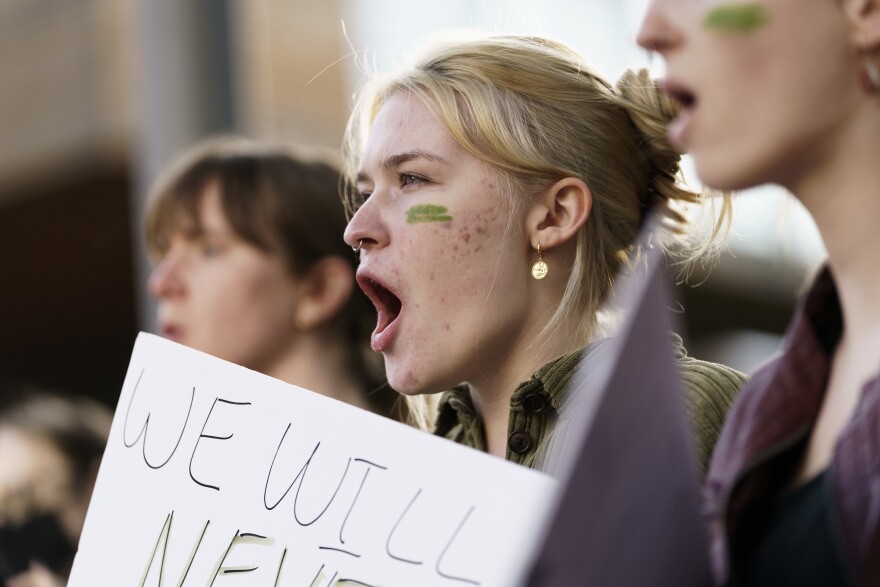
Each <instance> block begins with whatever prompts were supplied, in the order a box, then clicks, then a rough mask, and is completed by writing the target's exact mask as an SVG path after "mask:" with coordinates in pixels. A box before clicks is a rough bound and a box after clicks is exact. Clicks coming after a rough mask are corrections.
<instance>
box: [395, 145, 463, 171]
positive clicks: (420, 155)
mask: <svg viewBox="0 0 880 587" xmlns="http://www.w3.org/2000/svg"><path fill="white" fill-rule="evenodd" d="M416 159H425V160H427V161H433V162H436V163H443V164H446V165H448V164H449V162H448V161H447V160H446V159H444V158H443V157H441V156H440V155H435V154H434V153H429V152H428V151H422V150H420V149H415V150H413V151H404V152H403V153H398V154H397V155H390V156H389V157H387V158H386V159H385V160H384V161H383V162H382V169H384V170H388V169H395V168H397V167H400V166H401V165H403V164H404V163H409V162H410V161H415V160H416Z"/></svg>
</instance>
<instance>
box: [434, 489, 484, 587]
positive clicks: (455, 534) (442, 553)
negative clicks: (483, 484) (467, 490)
mask: <svg viewBox="0 0 880 587" xmlns="http://www.w3.org/2000/svg"><path fill="white" fill-rule="evenodd" d="M474 509H476V506H471V509H469V510H468V512H467V513H466V514H465V515H464V518H463V519H462V520H461V523H460V524H459V525H458V528H456V529H455V532H453V533H452V538H450V539H449V542H447V543H446V546H445V547H444V548H443V552H441V553H440V558H438V559H437V564H436V565H435V566H434V570H436V571H437V574H438V575H440V576H441V577H443V578H444V579H449V580H450V581H461V582H462V583H469V584H471V585H479V584H480V582H479V581H475V580H473V579H465V578H464V577H455V576H453V575H450V574H448V573H444V572H443V571H441V570H440V564H441V563H442V562H443V557H445V556H446V552H447V551H448V550H449V547H450V546H452V543H453V542H454V541H455V539H456V538H457V537H458V533H459V532H461V529H462V528H463V527H464V524H465V522H467V520H468V518H469V517H471V514H472V513H474Z"/></svg>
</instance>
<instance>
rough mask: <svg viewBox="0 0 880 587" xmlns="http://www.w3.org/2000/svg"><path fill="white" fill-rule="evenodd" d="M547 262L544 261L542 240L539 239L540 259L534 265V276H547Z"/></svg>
mask: <svg viewBox="0 0 880 587" xmlns="http://www.w3.org/2000/svg"><path fill="white" fill-rule="evenodd" d="M547 271H549V268H548V267H547V263H545V262H544V255H543V254H542V253H541V242H540V241H538V260H537V261H535V264H534V265H532V277H534V278H535V279H544V278H545V277H547Z"/></svg>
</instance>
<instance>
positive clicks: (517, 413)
mask: <svg viewBox="0 0 880 587" xmlns="http://www.w3.org/2000/svg"><path fill="white" fill-rule="evenodd" d="M674 114H675V109H674V108H673V106H672V104H671V103H670V102H669V100H668V99H667V98H666V97H665V96H664V95H663V93H662V92H661V91H660V89H659V88H658V87H657V85H656V84H655V83H654V82H653V80H651V79H650V77H649V75H648V73H647V71H644V70H642V71H639V72H636V71H630V72H628V73H626V74H624V76H623V77H622V78H621V79H620V81H619V82H618V83H617V85H616V86H612V85H611V84H609V83H608V82H606V81H605V80H604V79H603V78H602V77H601V76H600V75H599V74H598V73H596V72H595V71H594V70H593V69H592V68H591V67H590V65H589V64H587V62H586V61H585V60H584V59H583V57H582V56H581V55H579V54H578V53H576V52H575V51H573V50H572V49H570V48H568V47H567V46H565V45H563V44H561V43H558V42H556V41H552V40H550V39H545V38H538V37H519V36H503V35H498V36H488V37H483V38H478V39H474V40H462V41H457V42H456V41H451V42H448V43H445V44H441V45H439V46H435V47H431V48H429V49H428V50H427V51H426V53H425V55H424V56H423V57H422V58H421V59H420V60H419V62H418V63H417V64H416V65H415V66H414V67H413V68H411V69H408V70H404V71H402V72H399V73H396V74H393V75H390V76H383V77H379V78H377V79H376V80H374V81H373V83H372V84H370V85H368V86H367V87H366V88H365V89H364V90H363V92H362V94H361V96H360V99H359V102H358V105H357V107H356V109H355V111H354V113H353V115H352V117H351V119H350V122H349V128H348V136H347V145H346V150H347V156H346V160H347V164H348V172H347V177H348V179H349V180H350V182H351V183H352V184H353V189H352V190H351V193H350V194H349V204H350V209H351V211H352V212H353V213H354V215H353V217H352V218H351V221H350V223H349V225H348V228H347V230H346V241H347V242H348V244H349V245H351V246H352V247H354V248H356V249H357V250H358V251H359V253H360V267H359V269H358V283H359V284H360V286H361V288H362V289H363V290H364V291H365V292H366V293H367V295H368V296H369V297H370V298H371V299H372V301H373V303H374V305H375V306H376V308H377V311H378V319H377V324H376V328H375V331H374V333H373V336H372V345H373V349H374V350H376V351H378V352H381V353H382V354H383V356H384V359H385V369H386V373H387V376H388V380H389V383H390V384H391V386H392V387H393V388H394V389H396V390H397V391H399V392H401V393H403V394H406V395H407V396H421V395H424V394H437V393H443V396H442V399H441V400H440V408H439V409H440V413H439V417H438V419H437V420H436V425H435V432H436V433H437V434H439V435H442V436H444V437H446V438H449V439H452V440H455V441H456V442H459V443H462V444H465V445H468V446H471V447H474V448H477V449H480V450H483V451H487V452H489V453H491V454H494V455H497V456H500V457H502V458H506V459H508V460H511V461H513V462H516V463H519V464H522V465H525V466H528V467H532V468H536V469H541V470H544V471H551V472H552V471H554V469H555V467H556V466H557V464H558V463H557V462H556V457H557V455H559V454H560V452H559V451H558V447H559V444H560V443H561V442H562V441H563V439H564V437H565V434H564V432H563V428H562V423H564V422H565V421H567V420H570V419H572V418H573V414H572V413H571V410H570V409H569V410H566V408H567V406H569V405H571V403H572V402H570V401H568V400H569V399H570V398H568V397H567V394H568V388H567V384H568V382H569V380H570V379H571V377H572V376H573V374H574V372H575V370H576V368H578V366H579V365H583V368H584V369H591V368H595V367H596V366H597V364H599V362H600V361H601V360H602V359H601V357H602V355H603V351H604V349H607V348H610V345H607V344H606V342H607V340H608V339H607V338H605V336H606V335H605V334H604V333H603V332H602V329H601V328H600V327H599V310H600V309H601V308H602V306H603V304H604V303H605V301H606V300H607V298H608V296H609V293H610V292H611V289H612V287H613V284H614V280H615V277H616V276H617V275H618V273H619V272H621V271H624V270H626V269H627V267H628V266H629V264H630V263H631V262H632V260H633V258H634V257H635V256H636V255H637V253H638V251H636V250H634V249H635V246H634V245H635V241H636V238H637V235H638V233H639V229H640V228H641V226H642V223H643V220H644V219H645V216H646V214H647V213H648V211H649V210H650V211H656V212H658V213H659V214H660V215H661V216H662V217H663V219H664V222H663V226H664V229H663V232H664V234H665V236H666V237H668V238H666V239H665V240H667V241H670V244H671V243H672V242H673V241H675V242H676V243H677V244H678V245H680V246H681V247H683V248H684V249H685V252H686V254H687V255H690V254H691V253H692V252H693V251H692V250H691V248H690V247H688V246H687V244H686V242H685V241H687V240H688V239H687V238H686V237H687V235H688V233H689V230H690V228H691V227H690V226H689V224H688V222H687V220H686V219H685V217H684V216H683V215H682V214H681V205H684V204H697V203H698V202H699V201H700V200H701V197H700V196H699V195H698V194H695V193H692V192H690V191H688V190H686V189H684V188H683V187H682V186H680V185H679V184H678V182H677V181H676V177H677V176H678V174H679V168H678V165H679V158H680V157H679V153H678V152H677V151H676V150H675V149H674V148H673V147H672V146H671V145H669V143H668V142H667V140H666V138H665V135H664V129H665V126H666V123H667V122H668V121H669V120H670V119H671V118H672V117H673V116H674ZM717 230H720V228H717V229H716V232H717ZM655 240H656V242H657V243H658V244H657V246H661V245H660V240H661V239H660V238H659V236H658V239H655ZM675 338H676V341H677V342H676V352H677V354H678V364H679V367H680V371H681V374H682V381H683V384H684V387H685V398H684V399H685V402H686V405H687V408H688V412H689V415H690V423H691V431H692V433H693V437H694V443H695V445H696V453H697V455H698V460H699V466H700V469H701V470H703V471H705V468H706V465H707V461H708V456H709V454H710V452H711V450H712V446H713V445H714V443H715V439H716V436H717V434H718V431H719V430H720V428H721V424H722V422H723V418H724V415H725V413H726V412H727V408H728V406H729V404H730V402H731V399H732V397H733V396H734V394H735V393H736V391H737V389H738V387H739V386H740V384H741V383H742V382H743V376H742V374H740V373H738V372H736V371H734V370H732V369H729V368H727V367H724V366H721V365H715V364H711V363H706V362H703V361H699V360H696V359H693V358H691V357H688V356H687V354H686V353H685V352H684V349H683V348H682V346H681V343H680V339H678V338H677V337H675ZM631 360H632V361H633V364H634V365H635V364H636V363H637V362H638V358H637V357H632V358H631Z"/></svg>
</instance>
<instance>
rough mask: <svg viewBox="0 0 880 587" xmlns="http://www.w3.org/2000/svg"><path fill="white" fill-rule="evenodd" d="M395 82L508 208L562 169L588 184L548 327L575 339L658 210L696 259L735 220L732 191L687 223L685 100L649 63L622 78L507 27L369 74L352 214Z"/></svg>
mask: <svg viewBox="0 0 880 587" xmlns="http://www.w3.org/2000/svg"><path fill="white" fill-rule="evenodd" d="M397 93H406V94H409V95H412V96H413V97H415V98H418V99H419V100H421V101H422V102H423V103H424V104H425V106H426V107H427V108H428V109H429V110H430V111H431V112H432V113H433V114H434V115H435V116H437V117H438V118H439V119H440V120H441V121H442V123H443V124H444V125H445V127H446V129H447V130H448V131H449V133H450V134H451V135H452V137H453V138H454V139H455V140H456V141H457V142H458V143H459V144H460V145H461V146H462V147H463V148H465V149H466V150H467V151H468V152H470V153H471V154H472V155H474V156H475V157H477V158H478V159H480V160H481V161H483V162H485V163H486V164H488V165H489V166H490V167H491V168H492V169H494V170H495V171H496V172H497V173H498V175H499V176H500V178H501V180H502V182H501V185H502V188H503V190H504V193H505V196H506V197H507V199H508V200H509V206H510V211H511V213H512V216H511V218H515V217H516V216H517V214H518V212H519V211H520V210H521V209H522V207H524V206H526V205H528V203H529V202H530V201H531V199H532V198H533V197H534V196H536V195H537V194H538V193H540V192H541V191H543V190H545V189H547V188H548V187H550V186H551V185H552V184H553V183H555V182H556V181H558V180H560V179H563V178H566V177H576V178H579V179H581V180H583V181H584V182H585V183H586V184H587V185H588V186H589V187H590V190H591V192H592V196H593V203H592V209H591V212H590V215H589V218H588V220H587V222H586V224H585V226H584V228H583V229H582V230H581V231H580V232H579V233H578V235H577V244H576V256H575V261H574V264H573V266H572V267H571V273H570V277H569V279H568V283H567V285H566V289H565V292H564V294H563V297H562V300H561V302H560V304H559V306H558V309H557V311H556V313H555V315H554V316H553V318H552V319H551V321H550V322H549V323H548V324H547V326H546V328H545V329H544V332H543V335H544V336H543V337H542V338H544V337H546V336H551V335H552V336H561V335H562V334H561V333H566V332H567V333H571V334H570V340H568V341H567V342H568V346H569V347H570V348H572V349H574V348H579V347H580V346H582V345H583V344H585V342H586V341H588V340H590V339H591V338H592V337H593V336H595V334H596V332H595V331H596V328H597V314H598V311H599V309H600V308H601V307H602V304H603V302H604V301H605V299H606V297H607V295H608V293H609V292H610V290H611V287H612V284H613V281H614V278H615V276H616V275H617V274H618V272H619V271H620V270H621V269H622V268H624V267H625V266H627V265H628V264H629V263H630V262H631V261H632V260H633V259H634V258H635V256H636V255H635V251H634V250H633V249H634V242H635V240H636V237H637V235H638V232H639V229H640V228H641V226H642V223H643V220H644V219H645V217H646V214H647V213H648V211H649V210H651V211H652V212H655V213H657V215H658V216H659V217H660V219H661V221H660V226H661V232H662V234H661V235H658V237H657V238H656V239H655V243H656V244H658V245H660V246H664V247H666V248H668V249H670V248H671V249H674V250H675V251H676V253H677V255H678V257H679V258H680V259H682V260H684V261H686V262H687V263H690V262H691V261H693V260H696V259H699V258H701V257H703V256H704V255H707V254H708V253H709V252H710V250H712V249H714V248H716V247H714V245H713V241H715V237H716V236H717V235H718V234H720V233H721V232H722V231H723V230H724V227H726V226H727V224H728V219H729V204H727V199H726V198H725V205H724V206H723V209H722V214H721V215H720V216H719V217H718V219H717V222H716V223H715V226H714V228H713V230H712V236H711V237H710V238H709V239H708V240H707V239H705V234H701V235H700V236H701V237H702V238H699V239H695V238H693V236H692V234H690V233H692V232H693V231H692V230H689V229H690V226H689V221H688V219H687V216H686V215H685V209H686V207H687V206H688V205H689V204H696V203H698V202H700V201H701V200H702V199H703V197H702V194H700V193H695V192H692V191H689V190H688V189H685V188H684V187H683V186H682V185H681V183H680V179H681V175H680V170H679V161H680V153H679V152H678V151H677V150H676V149H675V148H674V147H673V146H672V145H670V144H669V142H668V141H667V139H666V128H667V125H668V123H669V122H670V121H671V120H672V119H673V118H674V117H675V115H676V114H677V107H676V106H675V105H674V104H673V103H672V102H671V101H670V100H669V99H668V98H667V97H666V95H665V94H664V93H663V92H662V91H661V90H660V88H659V87H658V85H657V83H656V82H655V81H654V80H652V79H651V77H650V75H649V73H648V71H647V70H644V69H642V70H639V71H633V70H630V71H627V72H626V73H625V74H624V75H623V76H622V77H621V79H620V81H619V82H618V83H617V85H616V87H615V86H612V85H611V84H610V83H608V82H607V81H605V80H604V79H603V78H602V77H601V76H600V75H599V74H598V73H597V72H596V71H595V70H593V68H592V67H591V66H590V65H589V64H588V63H587V62H586V61H585V60H584V59H583V57H581V55H580V54H578V53H577V52H576V51H574V50H572V49H570V48H569V47H568V46H566V45H564V44H562V43H559V42H556V41H553V40H550V39H545V38H539V37H526V36H508V35H493V36H481V37H479V38H471V39H467V40H457V39H456V40H451V41H443V42H441V43H439V44H435V45H433V46H431V47H428V48H427V50H426V51H425V52H424V54H423V55H422V56H421V58H420V59H419V60H418V61H417V63H416V65H415V66H414V67H412V68H410V69H407V70H404V71H402V72H399V73H395V74H391V75H387V76H382V77H377V78H374V79H373V80H372V82H370V83H368V84H367V85H365V86H364V88H363V89H362V90H361V92H360V94H359V96H358V99H357V102H356V104H355V108H354V112H353V114H352V116H351V118H350V119H349V123H348V127H347V129H346V136H345V143H344V150H343V153H344V163H345V170H344V171H345V178H346V189H345V192H344V197H345V201H346V211H347V214H348V215H349V217H350V216H351V215H352V214H353V213H354V212H355V211H356V209H357V207H358V205H359V201H358V195H357V193H356V190H355V189H354V185H353V180H354V178H355V175H356V173H357V170H358V165H359V158H360V155H361V153H362V151H363V148H364V145H365V142H366V138H367V135H368V133H369V129H370V127H371V126H372V124H373V121H374V120H375V119H376V116H377V115H378V113H379V111H380V110H381V108H382V106H383V105H384V104H385V102H386V101H387V100H388V99H389V98H390V97H391V96H392V95H394V94H397Z"/></svg>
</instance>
